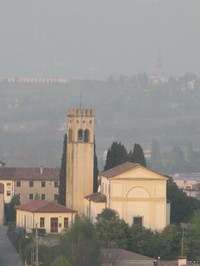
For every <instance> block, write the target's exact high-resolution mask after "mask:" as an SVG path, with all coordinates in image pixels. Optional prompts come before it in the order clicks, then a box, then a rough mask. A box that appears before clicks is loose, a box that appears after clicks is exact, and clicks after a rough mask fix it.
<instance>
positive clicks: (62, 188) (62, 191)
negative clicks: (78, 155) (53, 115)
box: [58, 134, 67, 206]
mask: <svg viewBox="0 0 200 266" xmlns="http://www.w3.org/2000/svg"><path fill="white" fill-rule="evenodd" d="M66 159H67V135H66V134H65V136H64V141H63V154H62V158H61V168H60V174H59V180H60V185H59V196H58V202H59V203H60V204H61V205H63V206H65V204H66V163H67V161H66Z"/></svg>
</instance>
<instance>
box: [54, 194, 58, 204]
mask: <svg viewBox="0 0 200 266" xmlns="http://www.w3.org/2000/svg"><path fill="white" fill-rule="evenodd" d="M54 201H56V202H57V201H58V194H54Z"/></svg>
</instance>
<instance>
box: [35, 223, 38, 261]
mask: <svg viewBox="0 0 200 266" xmlns="http://www.w3.org/2000/svg"><path fill="white" fill-rule="evenodd" d="M38 239H39V237H38V230H37V224H36V228H35V253H36V254H35V255H36V256H35V266H39V259H38Z"/></svg>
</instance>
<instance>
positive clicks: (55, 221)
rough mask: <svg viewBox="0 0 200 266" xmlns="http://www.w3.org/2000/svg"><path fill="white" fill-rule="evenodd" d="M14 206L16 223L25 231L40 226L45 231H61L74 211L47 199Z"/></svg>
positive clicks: (70, 220) (71, 218) (69, 221)
mask: <svg viewBox="0 0 200 266" xmlns="http://www.w3.org/2000/svg"><path fill="white" fill-rule="evenodd" d="M15 208H16V225H17V227H24V228H25V230H26V231H27V232H31V230H32V229H33V228H36V227H37V228H42V229H45V230H46V233H61V232H62V230H63V229H65V228H66V227H68V225H69V224H71V223H72V222H73V219H74V215H75V213H76V211H74V210H72V209H69V208H66V207H64V206H62V205H60V204H57V203H55V202H50V201H47V200H33V201H31V202H29V203H25V204H23V205H18V206H16V207H15Z"/></svg>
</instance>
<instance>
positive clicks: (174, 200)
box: [167, 177, 200, 224]
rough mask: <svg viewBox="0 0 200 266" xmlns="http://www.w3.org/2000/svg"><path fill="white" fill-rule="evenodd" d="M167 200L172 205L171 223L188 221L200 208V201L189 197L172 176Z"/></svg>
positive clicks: (168, 183) (169, 180)
mask: <svg viewBox="0 0 200 266" xmlns="http://www.w3.org/2000/svg"><path fill="white" fill-rule="evenodd" d="M167 201H168V202H169V203H170V205H171V223H175V224H179V223H187V222H188V221H189V220H190V219H191V217H192V215H193V212H194V211H195V210H197V209H199V208H200V201H199V200H197V199H195V198H192V197H188V196H187V195H186V194H185V192H183V191H182V190H181V189H179V188H178V186H177V185H176V183H175V182H174V181H173V178H172V177H168V182H167Z"/></svg>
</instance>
